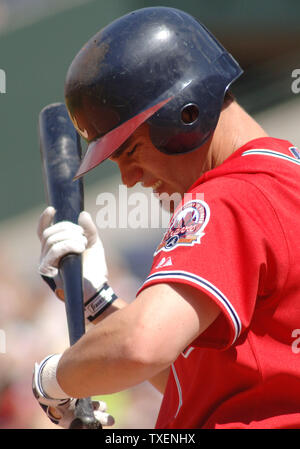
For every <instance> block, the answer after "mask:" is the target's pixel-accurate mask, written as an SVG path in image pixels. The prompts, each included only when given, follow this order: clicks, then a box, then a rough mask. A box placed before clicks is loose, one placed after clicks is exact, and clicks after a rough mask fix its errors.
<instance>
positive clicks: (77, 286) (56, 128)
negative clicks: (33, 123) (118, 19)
mask: <svg viewBox="0 0 300 449" xmlns="http://www.w3.org/2000/svg"><path fill="white" fill-rule="evenodd" d="M39 139H40V151H41V158H42V169H43V177H44V187H45V192H46V199H47V203H48V205H50V206H53V207H54V208H55V209H56V214H55V218H54V221H55V222H56V223H57V222H59V221H71V222H73V223H77V222H78V215H79V214H80V212H81V211H82V210H83V182H82V178H81V179H78V180H76V181H73V177H74V176H75V174H76V172H77V170H78V168H79V165H80V162H81V144H80V137H79V134H78V133H77V131H76V129H75V127H74V126H73V123H72V121H71V119H70V117H69V114H68V111H67V109H66V107H65V105H64V104H63V103H53V104H50V105H48V106H46V107H45V108H44V109H42V110H41V112H40V114H39ZM59 270H60V275H61V277H62V280H63V284H64V296H65V307H66V315H67V323H68V332H69V340H70V345H73V344H74V343H76V341H77V340H78V339H79V338H80V337H81V336H82V335H83V334H84V333H85V323H84V305H83V286H82V260H81V255H78V254H69V255H67V256H65V257H64V258H63V259H62V260H61V262H60V266H59ZM75 416H76V418H75V419H74V421H73V422H72V424H71V426H70V428H72V429H75V428H76V429H90V428H94V429H95V428H101V424H100V423H99V422H98V421H97V420H96V419H95V417H94V413H93V405H92V401H91V398H83V399H79V400H78V401H77V403H76V409H75Z"/></svg>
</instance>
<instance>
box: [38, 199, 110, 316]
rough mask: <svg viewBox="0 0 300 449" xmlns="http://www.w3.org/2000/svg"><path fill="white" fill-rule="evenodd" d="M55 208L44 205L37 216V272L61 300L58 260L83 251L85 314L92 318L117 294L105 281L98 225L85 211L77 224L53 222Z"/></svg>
mask: <svg viewBox="0 0 300 449" xmlns="http://www.w3.org/2000/svg"><path fill="white" fill-rule="evenodd" d="M54 215H55V209H54V208H53V207H51V206H50V207H47V208H46V209H45V210H44V212H43V213H42V215H41V216H40V219H39V223H38V229H37V233H38V236H39V239H40V242H41V254H40V262H39V273H40V274H41V275H42V277H43V278H44V280H45V281H46V282H47V283H48V285H49V286H50V287H51V288H52V290H53V291H55V293H56V295H57V297H58V298H60V299H64V296H63V283H62V279H61V276H60V274H59V270H58V267H59V263H60V260H61V259H62V258H63V257H64V256H66V255H67V254H70V253H75V254H82V258H83V270H82V271H83V291H84V303H85V315H86V318H87V319H88V320H89V321H93V319H94V318H95V317H97V316H98V315H99V314H100V313H101V312H102V311H103V310H104V308H105V307H106V306H107V305H109V304H110V303H111V302H113V301H114V300H115V299H116V298H117V297H116V295H115V294H114V292H113V290H112V289H111V287H109V285H108V284H107V265H106V260H105V253H104V248H103V245H102V242H101V240H100V238H99V236H98V232H97V228H96V226H95V224H94V222H93V220H92V218H91V216H90V214H89V213H88V212H85V211H84V212H81V213H80V215H79V217H78V225H77V224H74V223H71V222H69V221H62V222H59V223H56V224H54V225H53V224H52V223H53V218H54Z"/></svg>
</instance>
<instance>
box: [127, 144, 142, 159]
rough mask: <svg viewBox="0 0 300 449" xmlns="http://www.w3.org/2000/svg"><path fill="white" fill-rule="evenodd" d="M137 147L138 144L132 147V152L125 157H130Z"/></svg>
mask: <svg viewBox="0 0 300 449" xmlns="http://www.w3.org/2000/svg"><path fill="white" fill-rule="evenodd" d="M139 145H140V144H139V143H137V144H136V145H134V147H133V148H132V150H130V151H128V153H127V156H131V155H132V154H133V153H134V152H135V150H136V149H137V147H138V146H139Z"/></svg>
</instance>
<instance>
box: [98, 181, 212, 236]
mask: <svg viewBox="0 0 300 449" xmlns="http://www.w3.org/2000/svg"><path fill="white" fill-rule="evenodd" d="M203 197H204V195H203V193H193V194H192V193H185V194H184V197H183V198H182V195H181V194H180V193H172V194H171V195H169V194H168V193H161V194H157V193H153V192H152V193H151V194H150V195H149V194H146V193H143V192H133V193H130V194H128V189H127V187H125V186H123V185H119V191H118V195H114V194H113V193H111V192H104V193H100V194H99V195H98V196H97V198H96V205H97V206H100V209H99V210H98V212H97V214H96V224H97V226H98V227H99V229H105V228H110V229H116V228H121V229H128V228H129V229H138V228H141V229H149V228H150V229H158V228H167V227H168V225H169V222H170V218H171V214H172V213H173V212H174V210H175V209H176V207H177V206H178V205H179V204H180V202H181V201H183V202H184V203H187V202H188V201H192V200H196V199H197V200H203V199H204V198H203Z"/></svg>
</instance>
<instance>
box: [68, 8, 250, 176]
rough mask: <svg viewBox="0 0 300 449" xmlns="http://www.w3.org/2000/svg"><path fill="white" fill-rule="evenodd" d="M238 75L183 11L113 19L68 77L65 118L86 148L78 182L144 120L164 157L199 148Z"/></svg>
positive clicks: (149, 12) (148, 11) (143, 11)
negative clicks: (69, 118) (67, 115)
mask: <svg viewBox="0 0 300 449" xmlns="http://www.w3.org/2000/svg"><path fill="white" fill-rule="evenodd" d="M241 74H242V69H241V68H240V66H239V64H238V63H237V62H236V61H235V60H234V58H233V57H232V56H231V55H230V54H229V53H228V52H227V51H226V50H225V49H224V47H223V46H222V45H221V44H220V43H219V42H218V41H217V40H216V38H215V37H214V36H213V35H212V34H211V33H210V32H209V31H208V30H207V29H206V28H205V27H204V26H203V25H202V24H201V23H199V21H198V20H197V19H195V18H194V17H192V16H191V15H189V14H187V13H185V12H183V11H180V10H178V9H174V8H167V7H151V8H143V9H139V10H137V11H133V12H131V13H129V14H127V15H125V16H123V17H121V18H119V19H117V20H115V21H114V22H112V23H111V24H109V25H108V26H106V27H105V28H103V29H102V30H100V31H99V32H98V33H97V34H96V35H95V36H94V37H92V38H91V39H90V40H89V41H88V42H87V44H86V45H85V46H84V47H83V48H82V49H81V50H80V51H79V53H78V54H77V56H76V57H75V58H74V60H73V62H72V63H71V65H70V68H69V70H68V73H67V76H66V82H65V101H66V105H67V108H68V111H69V114H70V116H71V118H72V121H73V123H74V125H75V127H76V129H77V130H78V132H79V133H80V134H81V136H82V137H83V138H84V139H86V140H87V142H88V143H89V146H88V149H87V152H86V154H85V157H84V159H83V161H82V164H81V167H80V169H79V171H78V173H77V177H78V176H81V175H82V174H84V173H86V172H88V171H89V170H91V169H92V168H93V167H95V166H96V165H98V164H100V163H101V162H102V161H104V160H105V159H107V158H108V157H110V156H111V155H112V153H113V152H114V151H115V150H116V149H118V148H119V147H120V146H121V145H122V144H123V143H124V142H125V141H126V140H127V139H128V137H129V136H130V135H131V134H132V133H133V132H134V131H135V129H136V128H137V127H138V126H140V125H141V124H142V123H144V122H147V123H148V124H149V133H150V138H151V141H152V143H153V144H154V145H155V147H156V148H157V149H158V150H160V151H162V152H164V153H168V154H181V153H185V152H188V151H192V150H194V149H196V148H199V147H200V146H201V145H203V143H204V142H205V141H206V140H207V139H208V138H209V137H210V136H211V135H212V133H213V131H214V130H215V128H216V125H217V122H218V119H219V115H220V111H221V108H222V104H223V101H224V96H225V93H226V91H227V90H228V88H229V87H230V85H231V84H232V83H233V82H234V81H235V80H236V79H237V78H238V77H239V76H240V75H241Z"/></svg>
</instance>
